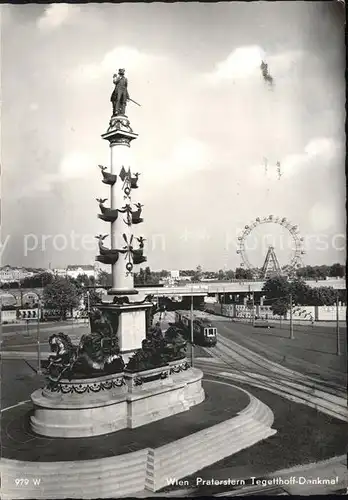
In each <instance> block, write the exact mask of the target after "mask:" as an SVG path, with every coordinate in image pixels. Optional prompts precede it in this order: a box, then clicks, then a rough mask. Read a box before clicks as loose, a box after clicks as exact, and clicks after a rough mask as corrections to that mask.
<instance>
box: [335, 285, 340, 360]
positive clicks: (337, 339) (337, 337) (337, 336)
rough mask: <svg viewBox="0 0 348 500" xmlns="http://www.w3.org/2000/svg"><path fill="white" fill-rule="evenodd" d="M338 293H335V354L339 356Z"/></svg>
mask: <svg viewBox="0 0 348 500" xmlns="http://www.w3.org/2000/svg"><path fill="white" fill-rule="evenodd" d="M338 307H339V305H338V293H337V295H336V342H337V345H336V354H337V356H340V354H341V346H340V323H339V319H340V317H339V309H338Z"/></svg>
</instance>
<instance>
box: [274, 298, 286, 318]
mask: <svg viewBox="0 0 348 500" xmlns="http://www.w3.org/2000/svg"><path fill="white" fill-rule="evenodd" d="M289 307H290V303H289V300H288V299H278V300H275V301H274V302H273V304H272V305H271V310H272V312H273V314H276V315H278V316H285V315H286V313H287V312H288V309H289Z"/></svg>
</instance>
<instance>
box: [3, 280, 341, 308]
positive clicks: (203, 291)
mask: <svg viewBox="0 0 348 500" xmlns="http://www.w3.org/2000/svg"><path fill="white" fill-rule="evenodd" d="M264 283H265V282H264V281H261V280H260V281H256V280H253V281H236V280H234V281H220V282H216V281H215V282H202V283H190V284H188V285H184V286H169V287H157V288H156V287H153V286H151V287H139V288H138V290H139V295H140V296H145V295H149V294H151V295H154V296H155V297H168V298H169V297H188V296H190V297H191V296H204V295H208V294H218V293H220V294H244V293H248V292H259V293H260V292H261V290H262V288H263V285H264ZM306 283H307V285H309V286H310V287H313V288H315V287H320V286H328V287H333V288H334V289H336V290H345V289H346V281H345V279H335V278H332V279H327V280H318V281H315V280H308V281H306ZM33 293H34V294H36V295H37V296H38V297H41V296H42V288H32V289H29V288H26V289H25V288H20V289H18V288H17V289H11V290H3V289H1V290H0V295H5V296H6V295H7V296H8V295H12V296H13V297H15V298H16V301H17V303H18V304H20V302H21V297H22V301H23V302H25V300H26V296H27V295H31V294H33Z"/></svg>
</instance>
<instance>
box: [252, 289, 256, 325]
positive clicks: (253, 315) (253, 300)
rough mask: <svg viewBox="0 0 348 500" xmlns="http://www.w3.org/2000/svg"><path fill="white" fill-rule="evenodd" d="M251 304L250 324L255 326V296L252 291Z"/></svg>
mask: <svg viewBox="0 0 348 500" xmlns="http://www.w3.org/2000/svg"><path fill="white" fill-rule="evenodd" d="M252 306H253V310H252V325H253V326H255V296H254V292H253V294H252Z"/></svg>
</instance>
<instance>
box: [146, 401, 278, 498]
mask: <svg viewBox="0 0 348 500" xmlns="http://www.w3.org/2000/svg"><path fill="white" fill-rule="evenodd" d="M273 418H274V417H273V413H272V411H271V410H270V409H269V408H268V407H267V406H266V405H265V404H263V403H262V402H261V401H259V400H258V399H256V398H254V397H253V396H251V401H250V404H249V406H248V407H247V408H246V409H245V410H243V411H242V412H240V414H239V415H238V416H237V417H234V418H232V419H229V420H226V421H225V422H222V423H221V424H218V425H215V426H213V427H210V428H208V429H204V430H202V431H200V432H197V433H195V434H192V435H191V436H188V437H186V438H183V439H179V440H178V441H175V442H174V443H170V444H168V445H165V446H162V447H161V448H158V449H155V450H149V455H148V462H147V474H146V484H145V487H146V489H148V490H150V491H157V490H159V489H161V488H163V487H165V486H168V484H169V483H168V481H169V480H170V479H176V480H177V479H180V478H183V477H185V476H188V475H190V474H193V473H194V472H197V471H199V470H201V469H203V468H204V467H207V466H208V465H210V464H212V463H215V462H218V461H219V460H222V459H223V458H226V457H228V456H230V455H233V454H235V453H237V452H238V451H241V450H243V449H245V448H248V447H250V446H252V445H253V444H256V443H258V442H259V441H261V440H263V439H266V438H268V437H269V436H272V435H273V434H275V433H276V431H275V430H274V429H271V425H272V424H273Z"/></svg>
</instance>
